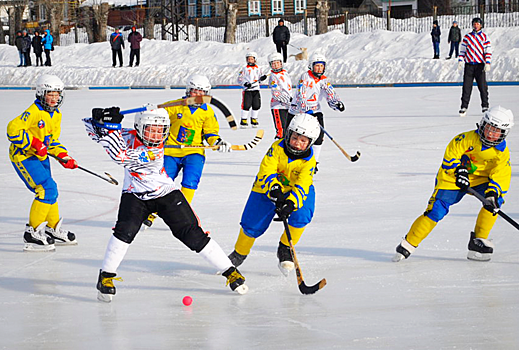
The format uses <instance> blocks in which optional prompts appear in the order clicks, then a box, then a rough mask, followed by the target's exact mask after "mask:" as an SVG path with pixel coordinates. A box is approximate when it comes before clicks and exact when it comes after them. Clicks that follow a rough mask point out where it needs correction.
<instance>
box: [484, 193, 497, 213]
mask: <svg viewBox="0 0 519 350" xmlns="http://www.w3.org/2000/svg"><path fill="white" fill-rule="evenodd" d="M497 198H498V196H497V193H496V192H494V191H490V192H487V193H486V194H485V199H486V200H487V202H488V204H485V205H484V206H483V208H485V209H486V210H488V211H489V212H491V213H492V214H494V215H496V214H497V212H496V209H498V208H499V204H498V203H497Z"/></svg>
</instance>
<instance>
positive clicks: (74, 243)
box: [54, 240, 77, 246]
mask: <svg viewBox="0 0 519 350" xmlns="http://www.w3.org/2000/svg"><path fill="white" fill-rule="evenodd" d="M54 245H59V246H65V245H77V241H68V242H67V241H65V242H58V241H56V240H54Z"/></svg>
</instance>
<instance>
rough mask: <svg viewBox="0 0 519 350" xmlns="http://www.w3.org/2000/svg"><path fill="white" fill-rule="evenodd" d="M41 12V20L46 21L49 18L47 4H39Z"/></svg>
mask: <svg viewBox="0 0 519 350" xmlns="http://www.w3.org/2000/svg"><path fill="white" fill-rule="evenodd" d="M39 10H40V11H39V12H40V21H45V20H46V19H47V13H46V12H47V11H45V10H46V7H45V5H40V6H39Z"/></svg>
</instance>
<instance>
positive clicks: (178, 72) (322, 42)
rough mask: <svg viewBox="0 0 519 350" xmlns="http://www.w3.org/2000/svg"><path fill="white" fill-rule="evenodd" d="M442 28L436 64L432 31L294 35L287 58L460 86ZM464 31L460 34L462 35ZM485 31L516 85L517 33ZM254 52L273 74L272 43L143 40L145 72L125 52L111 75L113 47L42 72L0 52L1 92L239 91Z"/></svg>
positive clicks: (344, 73)
mask: <svg viewBox="0 0 519 350" xmlns="http://www.w3.org/2000/svg"><path fill="white" fill-rule="evenodd" d="M442 29H443V35H442V41H441V45H440V53H441V57H442V59H440V60H433V59H432V57H433V50H432V43H431V36H430V34H429V32H425V33H419V34H417V33H411V32H388V31H384V30H376V31H373V32H370V33H360V34H353V35H344V34H342V33H341V32H340V31H337V30H336V31H333V32H329V33H327V34H324V35H316V36H311V37H307V36H304V35H302V34H293V35H292V37H293V38H292V40H291V42H290V44H291V45H293V46H289V48H288V51H289V54H290V55H295V54H297V53H299V52H300V51H299V49H297V48H300V47H304V48H307V49H308V53H310V54H311V53H312V52H316V51H321V52H322V53H324V54H325V55H326V57H327V59H328V64H327V69H326V75H327V76H328V77H329V78H330V80H331V81H332V82H333V83H334V84H388V83H410V82H411V83H416V82H460V81H461V77H462V76H461V73H460V72H458V70H457V62H456V60H455V59H451V60H445V59H443V58H445V57H446V56H447V55H448V53H449V44H447V36H448V28H442ZM467 32H468V30H467V29H463V30H462V33H463V34H465V33H467ZM485 32H486V33H487V34H488V36H489V38H490V40H491V42H492V48H493V64H492V70H491V71H490V72H489V73H488V80H489V81H508V82H510V81H512V82H516V81H519V35H518V34H517V33H518V32H519V31H518V28H517V27H510V28H485ZM127 46H128V45H127ZM249 51H255V52H257V54H258V55H259V58H258V64H259V65H260V66H261V67H263V68H264V69H268V62H267V57H268V55H269V54H270V53H272V52H274V51H275V46H274V44H273V42H272V38H270V37H269V38H261V39H257V40H253V41H252V42H250V43H240V44H235V45H231V44H223V43H217V42H195V43H191V42H185V41H181V42H171V41H160V40H158V41H157V40H151V41H150V40H144V41H143V42H142V49H141V65H140V67H138V68H135V67H133V68H129V67H126V66H127V65H128V63H129V49H128V47H127V48H126V50H124V52H123V56H124V66H125V67H123V68H116V69H113V68H112V67H111V66H112V52H111V49H110V45H109V43H108V42H104V43H96V44H91V45H88V44H74V45H71V46H62V47H58V46H57V47H56V50H55V51H53V52H52V54H51V56H52V62H53V66H52V67H45V68H41V67H28V68H17V67H16V65H18V63H19V58H18V51H17V49H16V48H15V47H14V46H9V45H0V87H2V86H31V85H33V84H34V81H35V79H36V78H37V77H38V76H39V75H40V74H42V72H45V73H51V74H57V75H59V76H60V77H61V78H62V80H63V81H64V82H65V84H66V85H67V86H107V85H108V86H172V85H173V86H183V85H184V83H185V80H186V78H187V77H188V76H189V75H191V74H193V73H199V74H204V75H207V76H208V77H209V78H210V80H211V82H212V84H213V85H234V84H236V77H237V74H238V72H239V71H240V69H241V68H242V66H243V65H244V64H245V54H246V53H247V52H249ZM33 60H34V55H33ZM307 65H308V63H307V62H306V61H296V60H295V57H290V58H289V60H288V62H287V64H286V69H287V70H288V72H289V73H290V74H291V76H292V78H293V80H296V79H297V78H298V77H299V76H300V75H301V73H303V72H304V71H305V70H306V67H307Z"/></svg>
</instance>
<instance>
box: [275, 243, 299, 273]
mask: <svg viewBox="0 0 519 350" xmlns="http://www.w3.org/2000/svg"><path fill="white" fill-rule="evenodd" d="M277 256H278V260H279V264H278V267H279V270H280V271H281V273H282V274H283V275H285V276H288V274H289V273H290V271H292V270H293V269H294V266H295V265H294V258H293V257H292V252H291V251H290V247H288V246H286V245H284V244H283V243H281V242H279V246H278V253H277Z"/></svg>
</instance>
